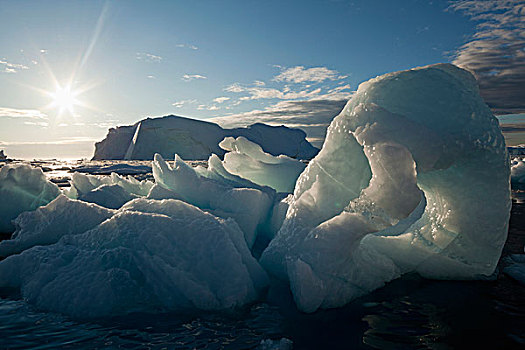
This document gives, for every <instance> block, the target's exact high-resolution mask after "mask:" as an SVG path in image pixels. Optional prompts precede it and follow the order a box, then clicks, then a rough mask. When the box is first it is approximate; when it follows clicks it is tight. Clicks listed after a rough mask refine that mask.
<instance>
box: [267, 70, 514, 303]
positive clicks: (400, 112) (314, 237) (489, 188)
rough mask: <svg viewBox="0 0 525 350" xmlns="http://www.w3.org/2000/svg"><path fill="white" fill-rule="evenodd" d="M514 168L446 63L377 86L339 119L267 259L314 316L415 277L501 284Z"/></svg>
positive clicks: (478, 103) (461, 78) (369, 86)
mask: <svg viewBox="0 0 525 350" xmlns="http://www.w3.org/2000/svg"><path fill="white" fill-rule="evenodd" d="M508 164H509V159H508V154H507V151H506V148H505V143H504V139H503V136H502V134H501V131H500V129H499V126H498V121H497V120H496V118H495V117H494V116H493V115H492V113H491V112H490V110H489V108H488V107H487V106H486V105H485V103H484V102H483V100H482V98H481V97H480V95H479V90H478V86H477V83H476V81H475V79H474V77H473V76H472V75H471V74H470V73H469V72H467V71H465V70H462V69H460V68H457V67H456V66H453V65H451V64H438V65H432V66H427V67H421V68H416V69H411V70H407V71H401V72H395V73H390V74H386V75H383V76H379V77H377V78H374V79H371V80H370V81H368V82H365V83H363V84H361V85H360V86H359V88H358V90H357V92H356V94H355V95H353V97H352V98H351V99H350V101H349V102H348V103H347V105H346V106H345V108H344V109H343V111H342V112H341V113H340V114H339V115H338V116H337V117H336V118H335V119H334V120H333V121H332V123H331V125H330V127H329V129H328V132H327V138H326V140H325V143H324V145H323V148H322V149H321V151H320V152H319V154H318V155H317V156H316V157H315V158H314V159H313V160H312V161H311V162H310V163H309V164H308V166H307V168H306V169H305V171H304V172H303V173H302V174H301V176H300V177H299V179H298V180H297V184H296V186H295V190H294V194H293V198H291V199H290V201H289V207H288V209H287V213H286V217H285V219H284V222H283V225H282V227H281V228H280V230H279V232H278V233H277V235H276V237H275V238H274V239H273V240H272V241H271V242H270V244H269V246H268V247H267V248H266V250H265V251H264V252H263V254H262V257H261V260H260V262H261V264H262V265H263V267H264V268H265V269H266V270H267V271H269V272H270V273H271V274H272V275H274V276H276V277H278V278H280V279H282V280H285V281H288V282H289V283H290V288H291V290H292V293H293V295H294V299H295V301H296V303H297V305H298V307H299V309H301V310H303V311H305V312H313V311H315V310H317V309H319V308H333V307H339V306H342V305H344V304H346V303H348V302H349V301H351V300H352V299H354V298H356V297H358V296H360V295H363V294H365V293H368V292H370V291H372V290H374V289H376V288H379V287H381V286H383V285H384V284H385V283H386V282H388V281H390V280H392V279H394V278H397V277H398V276H400V275H401V274H404V273H407V272H417V273H419V274H420V275H421V276H423V277H426V278H435V279H476V278H480V277H482V276H487V275H491V274H492V273H493V272H494V270H495V268H496V265H497V262H498V259H499V257H500V254H501V251H502V248H503V245H504V243H505V240H506V236H507V229H508V221H509V216H510V206H511V200H510V186H509V165H508Z"/></svg>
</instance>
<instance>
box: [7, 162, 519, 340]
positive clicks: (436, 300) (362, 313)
mask: <svg viewBox="0 0 525 350" xmlns="http://www.w3.org/2000/svg"><path fill="white" fill-rule="evenodd" d="M67 166H69V165H67V164H66V165H65V167H64V164H62V166H60V165H56V166H54V167H48V168H49V170H48V171H47V173H48V174H50V176H52V177H55V178H56V179H58V178H59V177H63V178H64V181H63V182H62V183H63V184H66V182H65V179H66V178H67V177H68V169H67ZM57 181H59V180H57ZM513 195H514V197H515V198H516V199H517V201H515V203H514V206H513V212H512V219H511V229H510V233H509V240H508V242H507V246H506V247H505V250H504V254H509V253H519V252H523V245H524V244H525V233H524V229H525V205H524V204H523V203H522V199H523V191H522V190H515V191H514V194H513ZM518 197H519V198H518ZM520 249H521V250H520ZM499 270H500V269H499ZM0 293H1V294H0V348H2V349H27V348H30V349H79V348H86V349H94V348H101V349H102V348H121V349H143V348H150V349H178V348H180V349H193V348H195V349H250V348H256V347H257V345H258V344H260V342H261V340H263V339H281V338H283V337H284V338H288V339H290V340H292V341H293V346H294V349H370V348H380V349H385V348H393V349H447V348H461V349H467V348H476V347H477V348H493V349H512V348H517V349H519V348H522V349H523V348H525V286H523V285H520V284H519V283H517V282H516V281H514V280H512V279H510V278H509V277H507V276H506V275H503V274H501V273H498V274H496V275H495V276H494V278H493V279H492V280H487V281H430V280H425V279H422V278H420V277H418V276H416V275H408V276H404V277H403V278H402V279H399V280H396V281H393V282H391V283H389V284H388V285H387V286H385V287H384V288H381V289H379V290H377V291H376V292H374V293H372V294H370V295H367V296H365V297H362V298H360V299H358V300H355V301H354V302H353V303H351V304H350V305H348V306H346V307H344V308H341V309H336V310H327V311H321V312H317V313H315V314H311V315H307V314H303V313H300V312H298V311H297V310H296V309H295V307H294V306H293V300H292V298H291V296H290V294H289V292H287V290H286V288H280V287H274V288H272V289H271V290H270V291H269V292H268V297H267V301H266V302H264V303H259V304H255V305H251V306H248V307H246V308H245V309H243V310H237V311H236V312H234V313H231V314H200V315H185V316H180V315H173V314H162V315H144V314H140V315H137V314H135V315H130V316H127V317H122V318H118V319H111V320H89V321H78V320H76V321H75V320H71V319H69V318H67V317H64V316H61V315H57V314H53V313H47V312H44V311H42V310H36V309H34V308H33V307H32V306H31V305H28V304H26V303H25V302H24V301H23V300H21V299H20V298H19V296H18V295H17V294H16V293H13V291H5V290H4V291H0Z"/></svg>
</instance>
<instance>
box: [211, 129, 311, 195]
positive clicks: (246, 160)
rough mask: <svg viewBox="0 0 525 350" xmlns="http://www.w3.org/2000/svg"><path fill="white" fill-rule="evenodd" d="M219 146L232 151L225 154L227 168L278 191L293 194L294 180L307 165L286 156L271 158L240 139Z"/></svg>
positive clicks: (258, 147)
mask: <svg viewBox="0 0 525 350" xmlns="http://www.w3.org/2000/svg"><path fill="white" fill-rule="evenodd" d="M219 146H220V147H221V148H222V149H224V150H226V151H229V152H228V153H226V154H225V155H224V161H223V165H224V168H225V169H226V170H227V171H228V172H230V173H232V174H235V175H238V176H241V177H243V178H245V179H248V180H250V181H252V182H255V183H257V184H259V185H265V186H270V187H272V188H273V189H275V190H276V191H277V192H288V193H290V192H293V189H294V186H295V181H296V180H297V178H298V177H299V175H300V174H301V172H302V171H303V170H304V168H305V167H306V164H304V163H302V162H300V161H298V160H296V159H292V158H290V157H287V156H285V155H280V156H272V155H271V154H269V153H265V152H264V151H263V150H262V148H261V146H259V145H258V144H256V143H253V142H251V141H249V140H247V139H246V138H244V137H242V136H240V137H237V138H233V137H226V138H225V139H224V140H222V141H221V143H219Z"/></svg>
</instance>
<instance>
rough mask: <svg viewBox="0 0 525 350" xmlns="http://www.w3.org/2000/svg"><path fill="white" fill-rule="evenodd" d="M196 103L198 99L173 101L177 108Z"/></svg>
mask: <svg viewBox="0 0 525 350" xmlns="http://www.w3.org/2000/svg"><path fill="white" fill-rule="evenodd" d="M194 103H197V100H195V99H194V100H181V101H176V102H173V103H172V104H171V105H172V106H174V107H175V108H182V107H183V106H184V105H188V104H194Z"/></svg>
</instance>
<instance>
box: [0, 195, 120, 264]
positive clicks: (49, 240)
mask: <svg viewBox="0 0 525 350" xmlns="http://www.w3.org/2000/svg"><path fill="white" fill-rule="evenodd" d="M114 212H115V211H114V210H110V209H106V208H103V207H100V206H98V205H95V204H90V203H85V202H81V201H78V200H72V199H69V198H67V197H66V196H65V195H60V196H58V197H57V198H55V199H54V200H53V201H52V202H50V203H49V204H47V205H46V206H45V207H40V208H38V209H36V210H35V211H28V212H24V213H22V214H20V215H19V216H18V217H17V218H16V219H15V220H14V223H15V226H16V231H15V232H14V233H13V236H12V238H11V239H10V240H5V241H2V242H0V256H1V257H7V256H9V255H12V254H18V253H20V252H22V251H24V250H26V249H28V248H31V247H33V246H36V245H49V244H53V243H56V242H58V240H59V239H60V238H61V237H63V236H65V235H70V234H78V233H82V232H85V231H87V230H89V229H92V228H93V227H95V226H97V225H98V224H100V223H101V222H102V221H104V220H106V219H107V218H109V217H111V216H112V215H113V214H114Z"/></svg>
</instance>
